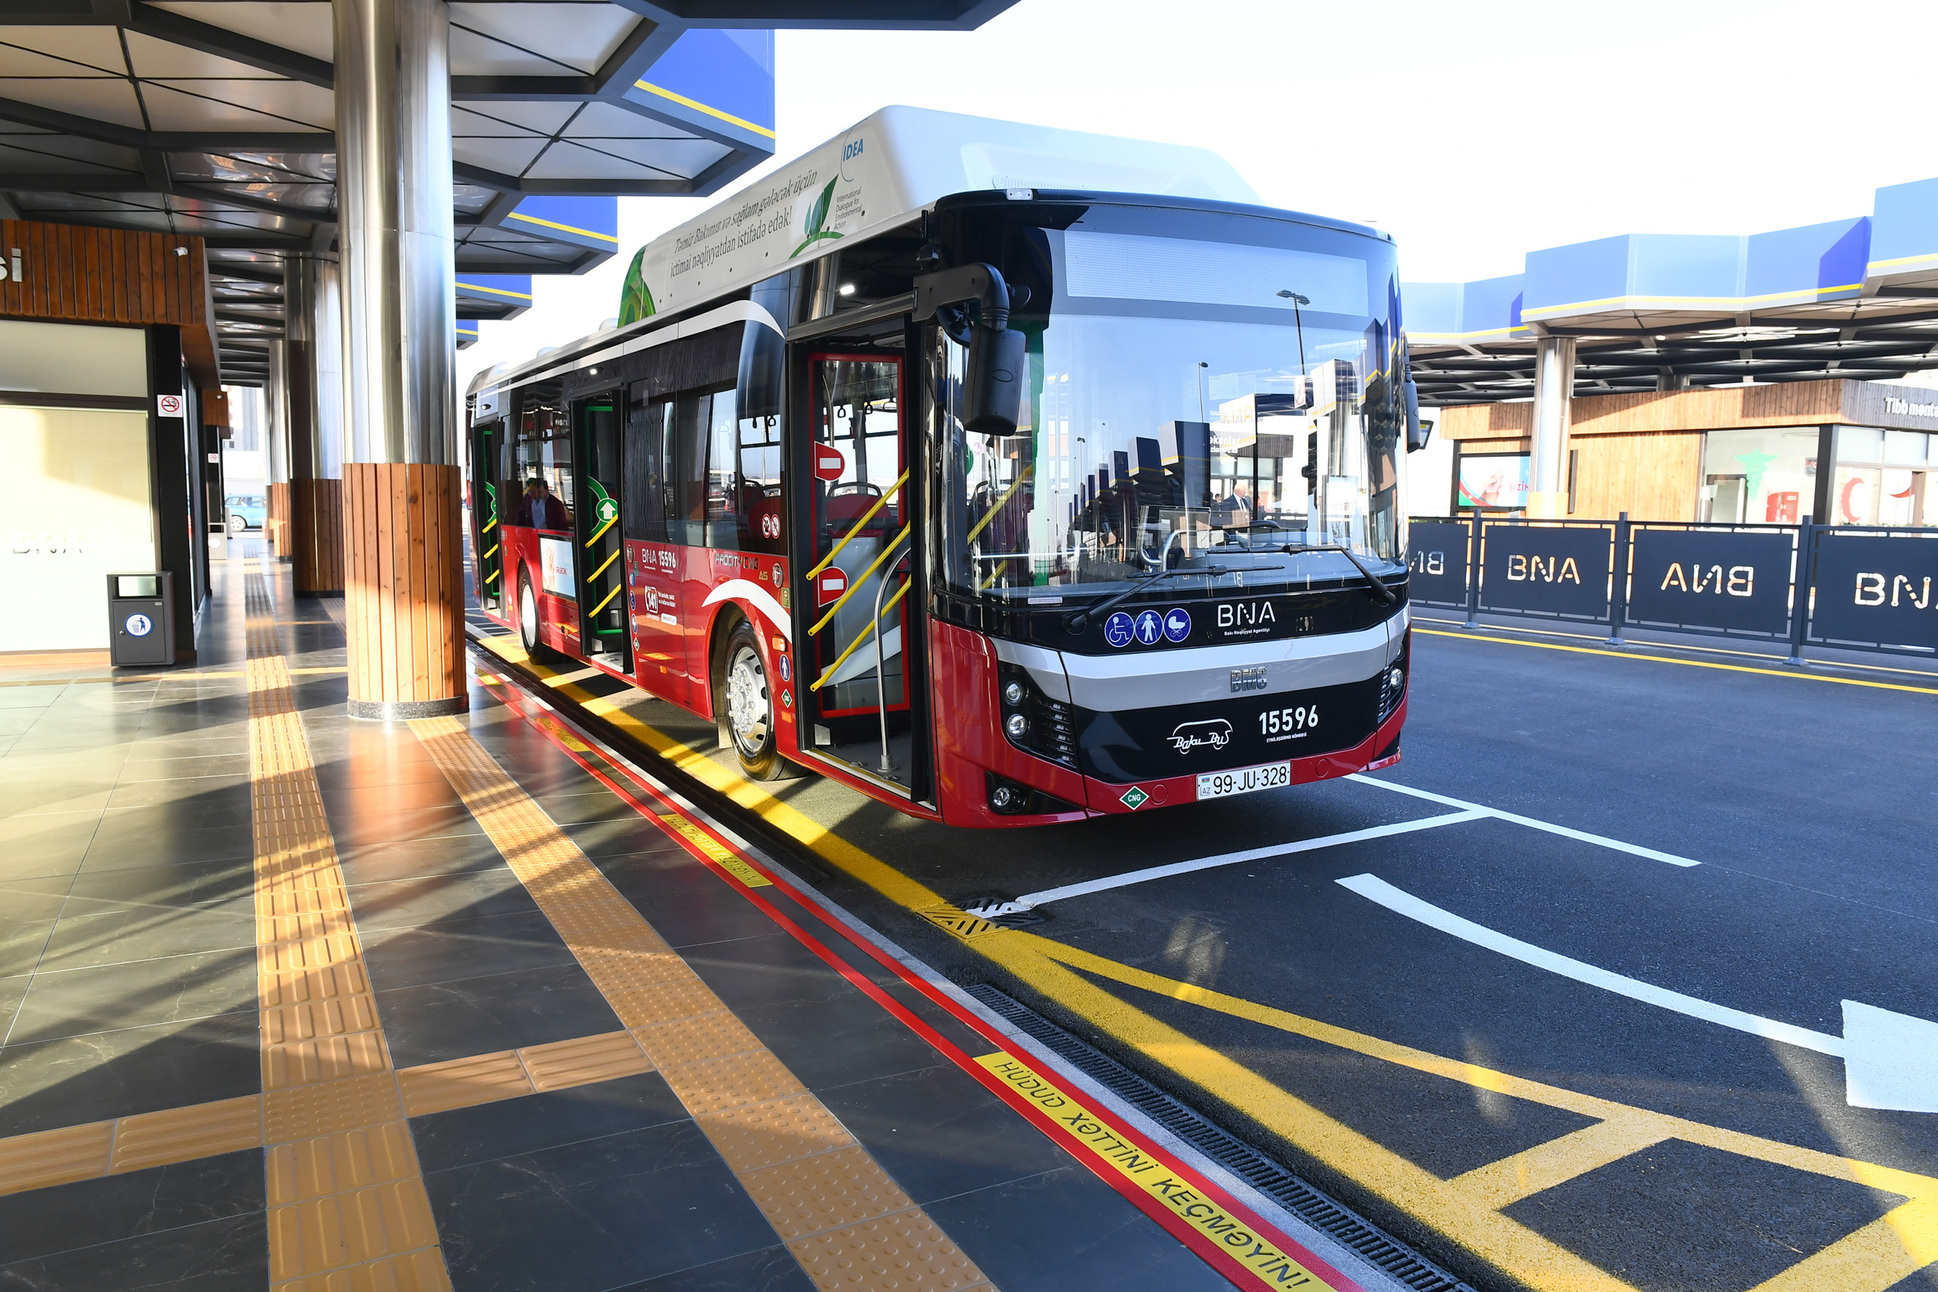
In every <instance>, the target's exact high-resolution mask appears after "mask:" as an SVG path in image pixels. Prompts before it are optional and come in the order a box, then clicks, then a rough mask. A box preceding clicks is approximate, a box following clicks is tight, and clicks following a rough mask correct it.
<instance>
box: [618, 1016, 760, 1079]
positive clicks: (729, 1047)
mask: <svg viewBox="0 0 1938 1292" xmlns="http://www.w3.org/2000/svg"><path fill="white" fill-rule="evenodd" d="M639 1040H640V1044H642V1045H644V1046H646V1047H647V1049H649V1050H651V1051H652V1053H653V1057H654V1058H655V1059H657V1060H658V1061H659V1062H661V1063H665V1064H669V1065H672V1064H681V1063H699V1062H702V1061H703V1060H706V1059H722V1058H725V1057H727V1056H728V1055H730V1054H747V1053H749V1052H751V1051H754V1050H759V1049H764V1048H765V1047H764V1046H762V1045H761V1043H760V1038H759V1037H757V1036H755V1035H754V1034H753V1033H752V1032H751V1031H749V1030H748V1029H747V1025H746V1024H745V1023H743V1022H741V1021H740V1019H739V1018H738V1017H736V1016H735V1015H734V1014H733V1012H732V1011H730V1010H725V1009H715V1010H709V1011H707V1012H706V1013H704V1014H694V1015H692V1016H690V1017H686V1018H674V1019H669V1020H668V1021H666V1022H664V1023H649V1024H647V1025H645V1026H644V1027H641V1028H640V1029H639Z"/></svg>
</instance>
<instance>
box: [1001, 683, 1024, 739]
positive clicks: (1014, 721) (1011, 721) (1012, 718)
mask: <svg viewBox="0 0 1938 1292" xmlns="http://www.w3.org/2000/svg"><path fill="white" fill-rule="evenodd" d="M1010 685H1011V686H1015V685H1016V683H1014V682H1011V683H1010ZM1003 730H1004V731H1007V732H1008V733H1009V738H1010V739H1011V740H1021V739H1022V738H1023V737H1024V736H1027V735H1029V734H1030V720H1029V719H1028V718H1025V717H1024V716H1023V715H1022V714H1020V713H1012V714H1010V715H1009V718H1008V719H1007V720H1006V721H1005V722H1004V723H1003Z"/></svg>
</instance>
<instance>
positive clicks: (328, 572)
mask: <svg viewBox="0 0 1938 1292" xmlns="http://www.w3.org/2000/svg"><path fill="white" fill-rule="evenodd" d="M286 487H287V488H288V489H289V493H290V516H291V518H292V520H291V525H290V531H289V532H290V536H291V542H290V546H291V548H292V551H291V552H290V556H291V558H292V560H293V562H294V573H295V575H296V593H297V595H298V596H318V595H321V594H323V593H326V592H341V591H343V482H342V481H341V480H292V481H290V482H289V484H288V485H287V486H286Z"/></svg>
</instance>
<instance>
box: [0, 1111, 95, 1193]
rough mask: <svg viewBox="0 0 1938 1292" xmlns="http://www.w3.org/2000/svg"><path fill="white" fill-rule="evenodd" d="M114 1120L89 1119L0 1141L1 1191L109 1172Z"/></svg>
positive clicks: (54, 1183) (65, 1181) (69, 1180)
mask: <svg viewBox="0 0 1938 1292" xmlns="http://www.w3.org/2000/svg"><path fill="white" fill-rule="evenodd" d="M113 1146H114V1123H113V1122H89V1123H87V1124H86V1125H84V1126H63V1127H61V1128H60V1129H59V1130H50V1131H37V1132H35V1133H34V1134H31V1135H15V1136H12V1137H11V1138H9V1139H7V1140H4V1141H0V1194H7V1193H23V1192H25V1191H26V1190H28V1189H45V1188H48V1187H49V1186H51V1185H56V1184H68V1183H70V1182H72V1181H75V1180H91V1179H93V1178H94V1177H95V1176H97V1175H106V1174H107V1173H108V1160H109V1153H110V1152H111V1150H112V1148H113Z"/></svg>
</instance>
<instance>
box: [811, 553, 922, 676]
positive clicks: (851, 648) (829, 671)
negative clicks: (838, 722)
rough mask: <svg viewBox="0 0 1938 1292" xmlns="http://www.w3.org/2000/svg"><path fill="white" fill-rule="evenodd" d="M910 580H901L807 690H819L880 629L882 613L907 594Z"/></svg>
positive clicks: (891, 608)
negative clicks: (863, 627) (869, 619)
mask: <svg viewBox="0 0 1938 1292" xmlns="http://www.w3.org/2000/svg"><path fill="white" fill-rule="evenodd" d="M912 582H914V580H912V579H903V580H902V586H901V587H899V588H897V589H895V595H894V596H892V597H890V598H889V599H888V604H887V605H885V606H883V607H882V609H881V614H879V615H876V616H875V622H874V623H872V624H869V625H868V627H867V628H866V629H864V630H863V631H862V634H861V636H859V637H857V638H855V639H854V640H853V641H851V642H849V643H848V649H847V650H844V651H842V652H841V653H840V654H839V655H837V656H835V657H834V663H832V664H830V665H828V666H827V667H826V668H824V669H822V670H821V676H820V677H817V678H815V679H814V685H812V686H810V687H809V688H808V690H810V691H819V690H820V689H821V684H822V683H823V682H825V681H827V680H828V679H829V678H830V677H833V676H834V671H835V670H836V669H838V668H840V667H841V666H842V665H843V664H845V663H847V662H848V657H849V656H850V655H852V654H854V653H855V651H856V650H857V649H858V648H859V647H860V646H861V644H862V643H863V642H865V641H867V640H869V639H870V638H872V637H873V636H874V635H875V634H876V633H878V632H880V631H881V629H882V615H886V614H887V613H888V612H889V611H891V610H893V609H894V608H895V603H896V602H897V601H900V600H901V599H902V598H903V597H904V596H906V595H908V589H909V584H911V583H912ZM875 685H876V686H877V687H879V686H880V685H881V679H880V678H876V679H875Z"/></svg>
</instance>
